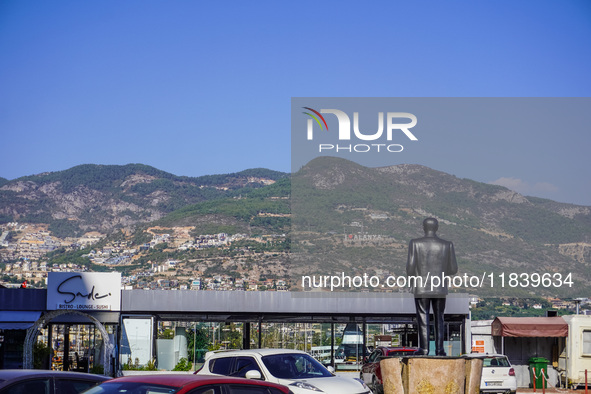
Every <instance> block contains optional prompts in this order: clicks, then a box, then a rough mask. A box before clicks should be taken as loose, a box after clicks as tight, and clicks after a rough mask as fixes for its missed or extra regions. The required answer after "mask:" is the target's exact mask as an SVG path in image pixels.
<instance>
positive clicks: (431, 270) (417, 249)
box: [406, 218, 458, 356]
mask: <svg viewBox="0 0 591 394" xmlns="http://www.w3.org/2000/svg"><path fill="white" fill-rule="evenodd" d="M438 228H439V223H438V222H437V219H435V218H427V219H425V220H424V221H423V230H424V231H425V236H424V237H422V238H416V239H413V240H411V241H410V243H409V245H408V261H407V263H406V273H407V275H408V276H409V277H410V276H413V277H419V276H420V277H422V278H423V280H422V281H421V280H417V281H416V282H415V283H416V286H414V289H413V292H414V296H415V306H416V310H417V323H418V331H419V350H417V352H416V354H420V355H427V354H429V311H430V309H431V307H433V316H434V320H435V354H436V355H437V356H445V355H446V353H445V350H444V349H443V336H444V333H445V331H444V326H443V313H444V311H445V297H446V295H447V283H446V281H444V280H442V276H443V275H446V276H447V275H453V274H455V273H456V272H457V271H458V265H457V263H456V255H455V252H454V245H453V243H451V242H449V241H445V240H443V239H441V238H439V237H438V236H437V235H436V234H435V233H436V232H437V229H438ZM435 276H436V277H439V278H438V279H437V278H435V279H431V278H433V277H435ZM427 277H429V279H428V280H426V279H427ZM421 282H422V283H421Z"/></svg>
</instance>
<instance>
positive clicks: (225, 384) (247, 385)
mask: <svg viewBox="0 0 591 394" xmlns="http://www.w3.org/2000/svg"><path fill="white" fill-rule="evenodd" d="M121 393H128V394H129V393H132V394H147V393H150V394H185V393H186V394H292V393H291V391H290V390H289V388H287V387H285V386H282V385H279V384H275V383H269V382H264V381H261V380H251V379H244V378H230V377H226V376H206V375H194V374H189V373H187V374H151V375H132V376H124V377H121V378H116V379H111V380H109V381H106V382H105V383H103V384H101V385H99V386H96V387H93V388H92V389H90V390H88V391H85V392H84V394H121Z"/></svg>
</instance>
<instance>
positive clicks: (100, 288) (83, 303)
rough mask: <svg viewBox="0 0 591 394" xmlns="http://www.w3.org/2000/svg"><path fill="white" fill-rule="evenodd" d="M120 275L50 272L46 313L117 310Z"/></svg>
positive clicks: (119, 295) (116, 273)
mask: <svg viewBox="0 0 591 394" xmlns="http://www.w3.org/2000/svg"><path fill="white" fill-rule="evenodd" d="M120 309H121V274H120V273H118V272H108V273H104V272H50V273H49V275H48V278H47V310H77V311H88V312H91V311H119V310H120Z"/></svg>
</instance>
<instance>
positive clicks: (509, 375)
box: [470, 353, 517, 393]
mask: <svg viewBox="0 0 591 394" xmlns="http://www.w3.org/2000/svg"><path fill="white" fill-rule="evenodd" d="M470 357H471V358H476V357H477V358H482V378H481V379H480V392H481V393H515V392H516V391H517V378H516V377H515V370H514V369H513V367H512V366H511V363H510V362H509V359H508V358H507V356H505V355H503V354H474V353H472V354H470Z"/></svg>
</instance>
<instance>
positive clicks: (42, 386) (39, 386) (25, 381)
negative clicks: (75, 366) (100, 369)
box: [0, 369, 110, 394]
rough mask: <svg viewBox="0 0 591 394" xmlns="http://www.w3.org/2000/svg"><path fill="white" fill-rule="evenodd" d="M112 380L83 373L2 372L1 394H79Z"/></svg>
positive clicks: (35, 370)
mask: <svg viewBox="0 0 591 394" xmlns="http://www.w3.org/2000/svg"><path fill="white" fill-rule="evenodd" d="M108 379H110V378H109V377H107V376H103V375H93V374H90V373H82V372H62V371H46V370H41V369H4V370H0V394H78V393H80V392H82V391H84V390H86V389H88V388H90V387H93V386H96V385H97V384H99V383H102V382H104V381H105V380H108Z"/></svg>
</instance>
